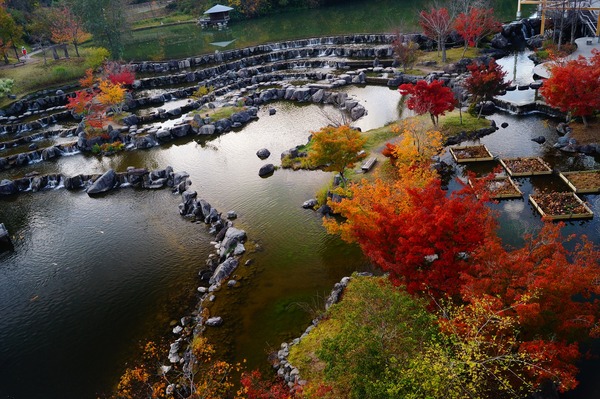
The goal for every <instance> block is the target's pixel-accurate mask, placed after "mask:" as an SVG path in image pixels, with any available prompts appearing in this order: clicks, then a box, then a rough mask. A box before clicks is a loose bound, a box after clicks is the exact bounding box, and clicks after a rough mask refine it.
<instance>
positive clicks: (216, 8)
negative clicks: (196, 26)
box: [204, 4, 233, 14]
mask: <svg viewBox="0 0 600 399" xmlns="http://www.w3.org/2000/svg"><path fill="white" fill-rule="evenodd" d="M231 10H233V8H231V7H227V6H223V5H221V4H217V5H216V6H214V7H212V8H211V9H209V10H206V11H204V14H216V13H219V12H227V11H231Z"/></svg>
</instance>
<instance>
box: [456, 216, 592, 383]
mask: <svg viewBox="0 0 600 399" xmlns="http://www.w3.org/2000/svg"><path fill="white" fill-rule="evenodd" d="M561 227H562V226H561V225H560V224H559V225H556V224H551V223H547V224H545V225H544V227H543V228H542V230H541V231H540V232H539V233H538V234H537V235H536V236H533V235H529V236H526V237H525V245H524V247H522V248H519V249H512V250H510V249H508V250H507V249H506V248H504V246H503V244H502V242H501V239H500V238H499V237H497V236H492V237H491V239H489V240H488V241H487V242H486V244H485V246H483V247H481V248H477V249H476V250H475V251H473V252H472V254H471V255H472V257H473V259H472V264H473V267H472V268H471V269H470V270H469V272H468V273H465V274H464V275H463V283H462V288H461V291H462V296H463V299H464V300H465V301H467V302H470V303H473V302H474V301H475V300H477V299H478V298H482V297H490V298H495V299H494V300H495V301H497V302H498V304H497V306H496V308H497V309H505V311H504V313H505V314H506V315H507V316H510V317H512V318H514V319H515V320H516V321H517V324H518V325H517V330H518V333H519V336H518V341H516V343H517V344H518V351H519V353H523V354H525V355H527V356H528V357H529V358H530V359H536V361H535V363H536V365H537V367H536V368H530V369H527V370H528V374H530V377H531V379H532V380H533V381H535V382H536V383H537V384H539V383H541V382H542V381H544V380H551V381H554V382H555V383H557V385H558V387H559V388H560V389H561V391H565V390H569V389H572V388H574V387H575V386H576V384H577V382H576V378H575V377H576V374H577V368H576V367H575V365H574V363H575V361H576V360H577V359H579V357H580V354H579V345H578V343H579V342H580V341H581V340H585V339H588V338H589V337H597V336H598V335H599V333H600V327H599V324H598V321H599V317H600V299H599V297H598V294H600V285H598V281H600V251H599V250H598V247H596V246H595V245H594V244H593V243H591V242H590V241H588V240H587V239H586V238H585V237H580V238H579V241H580V242H579V244H578V245H575V246H574V248H575V249H574V250H568V249H567V248H566V246H567V245H569V243H568V241H570V240H573V239H575V237H573V236H571V237H568V238H567V239H566V240H565V239H564V238H563V237H562V236H561V233H560V229H561ZM524 298H526V299H527V300H526V301H524Z"/></svg>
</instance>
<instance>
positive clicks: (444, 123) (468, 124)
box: [439, 110, 490, 137]
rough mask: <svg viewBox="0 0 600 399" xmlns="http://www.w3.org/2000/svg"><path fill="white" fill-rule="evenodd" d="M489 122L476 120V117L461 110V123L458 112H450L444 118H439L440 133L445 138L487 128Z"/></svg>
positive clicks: (483, 119)
mask: <svg viewBox="0 0 600 399" xmlns="http://www.w3.org/2000/svg"><path fill="white" fill-rule="evenodd" d="M489 126H490V121H489V120H488V119H485V118H479V119H477V117H476V116H473V115H471V114H469V113H468V112H465V111H464V110H463V112H462V123H461V121H460V114H459V112H458V111H452V112H451V113H449V114H447V115H446V116H442V117H440V126H439V127H440V131H441V132H442V134H443V135H444V136H445V137H450V136H454V135H456V134H458V133H460V132H462V131H467V132H471V131H474V130H477V129H481V128H484V127H489Z"/></svg>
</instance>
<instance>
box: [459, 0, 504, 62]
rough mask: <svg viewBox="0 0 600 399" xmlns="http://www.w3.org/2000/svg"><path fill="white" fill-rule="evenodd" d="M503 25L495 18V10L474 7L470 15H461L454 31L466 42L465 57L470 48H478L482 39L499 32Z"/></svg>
mask: <svg viewBox="0 0 600 399" xmlns="http://www.w3.org/2000/svg"><path fill="white" fill-rule="evenodd" d="M501 27H502V25H501V24H500V22H498V20H496V18H495V17H494V9H493V8H485V9H484V8H478V7H472V8H471V9H470V10H469V12H468V13H460V14H458V16H457V17H456V20H455V21H454V29H456V31H457V32H458V34H459V35H460V36H461V37H462V38H463V39H464V40H465V48H464V50H463V54H462V55H463V57H464V56H465V52H466V51H467V47H468V46H473V47H477V46H478V45H479V42H480V41H481V39H483V38H484V37H485V36H487V35H490V34H492V33H495V32H498V31H499V30H500V29H501Z"/></svg>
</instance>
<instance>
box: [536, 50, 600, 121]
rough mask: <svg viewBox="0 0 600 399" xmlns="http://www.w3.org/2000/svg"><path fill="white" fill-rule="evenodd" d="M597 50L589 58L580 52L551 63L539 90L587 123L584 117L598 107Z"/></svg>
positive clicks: (599, 62)
mask: <svg viewBox="0 0 600 399" xmlns="http://www.w3.org/2000/svg"><path fill="white" fill-rule="evenodd" d="M598 92H600V52H598V51H597V50H594V52H593V55H592V57H591V58H589V59H586V58H585V57H582V56H580V57H579V58H577V59H574V60H570V61H568V62H566V63H564V64H562V65H561V64H556V65H554V66H552V67H551V70H550V78H548V79H547V80H546V81H545V82H544V85H543V86H542V88H541V89H540V93H541V94H542V96H544V98H545V99H546V102H548V104H550V105H551V106H553V107H556V108H558V109H560V110H561V111H563V112H567V113H569V114H570V115H573V116H580V117H581V119H582V121H583V124H584V125H585V126H586V127H587V126H588V121H587V117H589V116H591V115H593V114H594V113H595V112H596V111H598V110H600V96H598Z"/></svg>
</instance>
